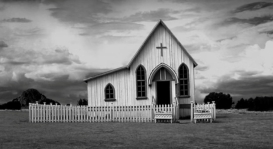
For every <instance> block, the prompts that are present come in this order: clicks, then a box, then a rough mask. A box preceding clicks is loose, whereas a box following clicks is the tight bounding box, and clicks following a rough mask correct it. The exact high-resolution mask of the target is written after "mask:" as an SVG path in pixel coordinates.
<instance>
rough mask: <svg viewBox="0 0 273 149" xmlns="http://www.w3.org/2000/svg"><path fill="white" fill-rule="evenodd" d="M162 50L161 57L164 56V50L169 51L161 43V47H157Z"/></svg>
mask: <svg viewBox="0 0 273 149" xmlns="http://www.w3.org/2000/svg"><path fill="white" fill-rule="evenodd" d="M156 48H157V49H160V50H161V56H163V49H167V47H163V45H162V43H160V47H156Z"/></svg>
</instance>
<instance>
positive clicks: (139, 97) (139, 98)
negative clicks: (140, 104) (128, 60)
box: [135, 64, 147, 100]
mask: <svg viewBox="0 0 273 149" xmlns="http://www.w3.org/2000/svg"><path fill="white" fill-rule="evenodd" d="M140 68H142V70H143V73H144V74H142V75H144V80H143V79H142V80H141V79H138V70H139V69H140ZM135 75H136V99H138V100H141V99H147V75H146V69H145V67H144V66H143V65H141V64H140V65H139V66H138V67H137V68H136V71H135ZM142 75H141V74H140V76H142ZM140 78H141V77H140ZM138 82H142V83H143V82H144V85H143V84H142V83H140V84H141V85H140V86H139V85H138ZM139 87H140V88H141V89H140V91H139V89H138V88H139ZM143 87H144V90H142V88H143ZM138 92H140V94H141V96H138ZM143 93H144V96H142V94H143Z"/></svg>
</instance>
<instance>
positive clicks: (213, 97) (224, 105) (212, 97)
mask: <svg viewBox="0 0 273 149" xmlns="http://www.w3.org/2000/svg"><path fill="white" fill-rule="evenodd" d="M212 101H215V103H216V109H230V108H231V106H232V104H233V102H232V97H231V96H230V95H229V94H224V93H221V92H220V93H215V92H212V93H209V95H207V96H206V97H205V99H204V102H205V103H208V102H210V103H211V102H212Z"/></svg>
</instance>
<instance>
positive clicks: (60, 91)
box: [0, 67, 107, 104]
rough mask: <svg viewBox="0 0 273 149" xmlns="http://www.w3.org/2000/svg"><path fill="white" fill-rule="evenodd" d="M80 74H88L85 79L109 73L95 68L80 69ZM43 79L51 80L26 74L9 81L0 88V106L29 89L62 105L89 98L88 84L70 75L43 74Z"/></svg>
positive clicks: (18, 75) (20, 74)
mask: <svg viewBox="0 0 273 149" xmlns="http://www.w3.org/2000/svg"><path fill="white" fill-rule="evenodd" d="M78 69H81V70H82V71H81V72H79V73H83V74H87V75H85V76H86V77H85V78H88V77H90V76H93V75H96V74H98V73H101V72H104V71H107V70H102V69H93V68H85V67H81V68H78ZM41 77H43V78H46V79H50V80H34V79H31V78H27V77H26V75H25V73H19V74H17V80H12V79H9V81H8V82H7V83H5V84H4V85H3V84H2V86H0V96H1V98H0V104H1V103H5V102H7V101H10V100H12V99H14V98H16V97H19V96H20V95H21V93H22V92H23V91H25V90H27V89H29V88H35V89H37V90H38V91H39V92H41V93H42V94H44V95H45V96H46V97H47V98H50V99H53V100H56V101H58V102H60V103H62V104H67V103H73V104H76V102H77V101H78V100H79V99H80V98H85V99H86V98H87V92H86V90H87V88H86V83H84V82H83V80H71V79H69V75H68V74H67V75H60V74H57V73H48V74H43V75H41Z"/></svg>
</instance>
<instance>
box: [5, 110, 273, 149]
mask: <svg viewBox="0 0 273 149" xmlns="http://www.w3.org/2000/svg"><path fill="white" fill-rule="evenodd" d="M272 122H273V112H254V113H249V112H242V111H240V112H238V111H237V112H231V111H218V113H217V120H216V121H215V122H214V123H197V124H192V123H188V122H185V121H183V123H173V124H170V123H156V124H155V123H29V122H28V112H27V111H0V149H2V148H3V149H4V148H8V149H12V148H109V147H117V148H236V149H237V148H273V142H272V140H273V127H272Z"/></svg>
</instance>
